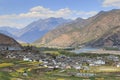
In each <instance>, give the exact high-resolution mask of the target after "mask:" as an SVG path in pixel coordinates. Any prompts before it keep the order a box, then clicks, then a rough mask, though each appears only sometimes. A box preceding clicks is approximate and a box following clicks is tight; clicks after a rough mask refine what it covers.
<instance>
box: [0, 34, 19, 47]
mask: <svg viewBox="0 0 120 80" xmlns="http://www.w3.org/2000/svg"><path fill="white" fill-rule="evenodd" d="M2 47H11V48H21V45H20V44H19V43H18V42H17V41H16V40H14V39H13V38H11V37H9V36H7V35H4V34H2V33H0V48H2Z"/></svg>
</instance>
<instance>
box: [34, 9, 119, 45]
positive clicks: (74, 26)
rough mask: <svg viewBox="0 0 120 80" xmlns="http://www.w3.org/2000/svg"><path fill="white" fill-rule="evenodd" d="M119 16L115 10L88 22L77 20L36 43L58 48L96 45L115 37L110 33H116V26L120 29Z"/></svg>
mask: <svg viewBox="0 0 120 80" xmlns="http://www.w3.org/2000/svg"><path fill="white" fill-rule="evenodd" d="M119 14H120V10H117V9H114V10H111V11H106V12H104V11H101V12H100V13H98V14H97V15H95V16H93V17H90V18H88V19H86V20H83V19H77V20H75V21H73V22H71V23H69V24H65V25H64V26H60V27H59V28H56V29H54V30H52V31H50V32H49V33H47V34H46V35H45V36H44V37H43V38H41V39H39V40H37V41H36V42H35V43H37V44H44V45H45V46H58V47H68V46H69V47H71V46H79V45H82V44H86V43H89V42H92V44H93V45H95V44H94V42H99V39H101V38H103V37H104V38H105V39H106V37H107V36H108V35H109V34H110V35H111V37H112V36H113V35H115V34H113V33H109V32H110V31H112V32H115V28H116V26H118V28H119V26H120V15H119ZM118 31H119V30H118ZM117 34H118V33H117ZM102 41H103V42H105V41H104V40H102ZM104 44H105V43H104ZM101 45H103V44H101Z"/></svg>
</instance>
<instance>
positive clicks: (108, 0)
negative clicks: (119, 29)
mask: <svg viewBox="0 0 120 80" xmlns="http://www.w3.org/2000/svg"><path fill="white" fill-rule="evenodd" d="M111 6H113V7H120V0H104V1H103V7H111Z"/></svg>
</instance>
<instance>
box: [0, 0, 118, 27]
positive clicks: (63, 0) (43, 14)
mask: <svg viewBox="0 0 120 80" xmlns="http://www.w3.org/2000/svg"><path fill="white" fill-rule="evenodd" d="M116 8H120V0H0V26H11V27H17V28H23V27H25V26H26V25H28V24H29V23H30V22H33V21H35V20H38V19H40V18H42V19H45V18H49V17H56V18H57V17H63V18H66V19H69V18H70V19H75V18H77V17H81V18H88V17H91V16H93V15H95V14H97V13H98V12H99V11H101V10H104V11H108V10H111V9H116Z"/></svg>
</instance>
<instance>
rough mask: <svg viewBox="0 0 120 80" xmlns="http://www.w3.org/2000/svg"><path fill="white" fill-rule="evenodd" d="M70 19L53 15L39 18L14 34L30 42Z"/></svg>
mask: <svg viewBox="0 0 120 80" xmlns="http://www.w3.org/2000/svg"><path fill="white" fill-rule="evenodd" d="M70 21H71V20H66V19H63V18H53V17H51V18H48V19H40V20H38V21H35V22H32V23H31V24H29V25H28V26H26V27H25V28H23V29H21V30H20V31H19V32H17V33H16V35H17V37H19V39H20V40H22V41H24V42H28V43H31V42H34V41H35V40H37V39H39V38H40V37H42V36H43V35H44V34H46V33H47V32H48V31H50V30H53V29H54V28H56V27H57V26H59V25H62V24H64V23H67V22H70Z"/></svg>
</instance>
